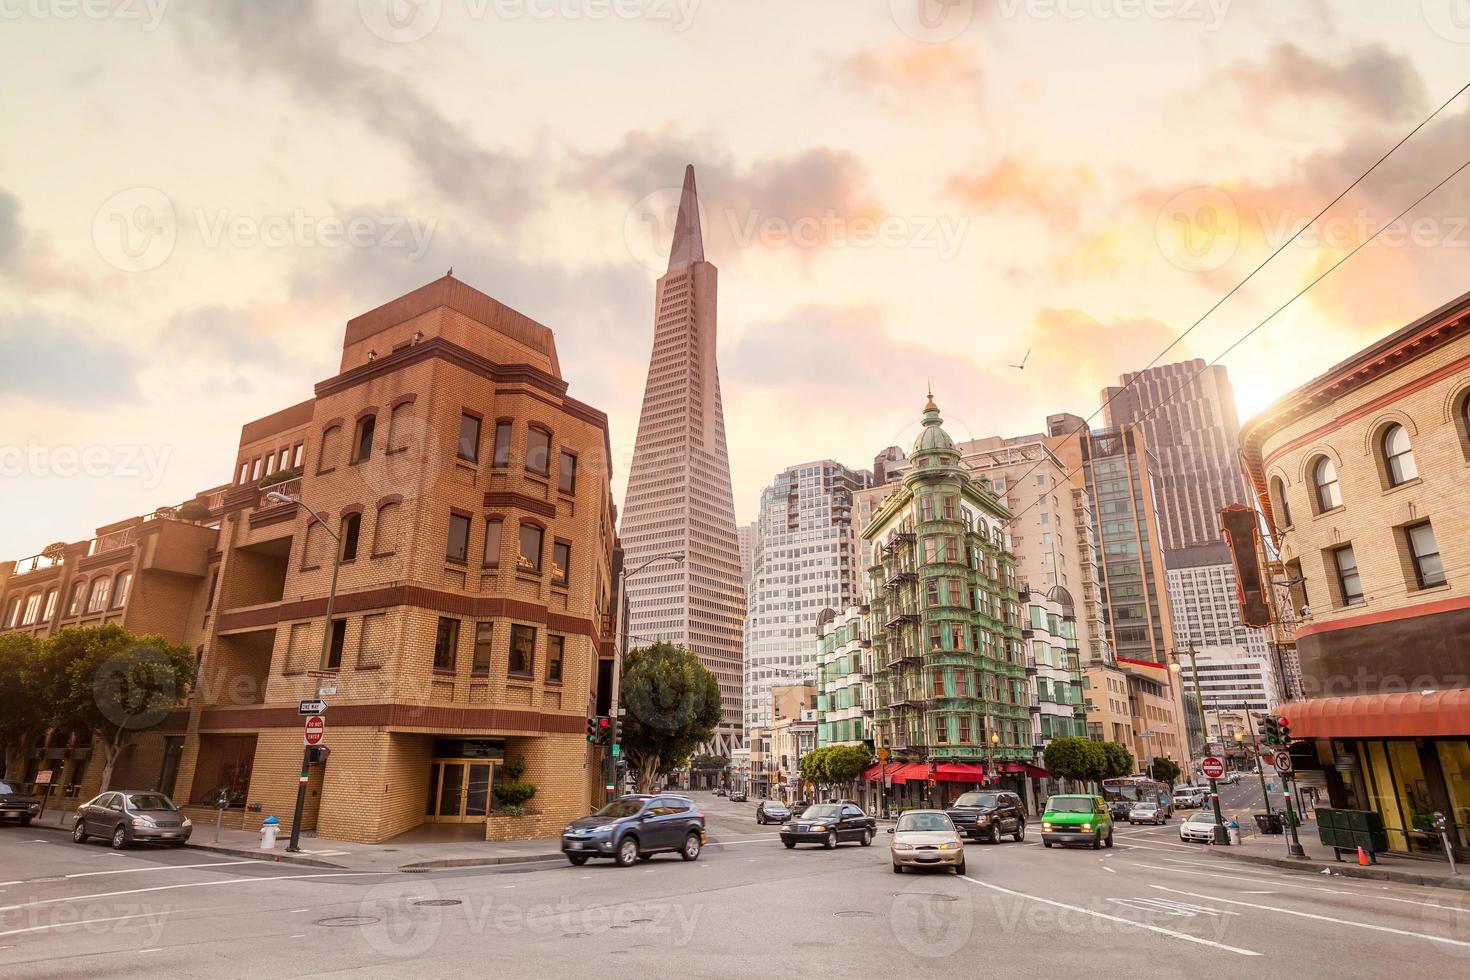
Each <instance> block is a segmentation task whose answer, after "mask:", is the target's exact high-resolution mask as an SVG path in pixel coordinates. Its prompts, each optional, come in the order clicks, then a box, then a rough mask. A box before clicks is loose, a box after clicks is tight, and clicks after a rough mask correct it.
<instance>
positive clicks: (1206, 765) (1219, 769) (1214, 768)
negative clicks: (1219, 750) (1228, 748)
mask: <svg viewBox="0 0 1470 980" xmlns="http://www.w3.org/2000/svg"><path fill="white" fill-rule="evenodd" d="M1199 768H1200V772H1202V773H1204V774H1205V778H1206V779H1219V778H1220V777H1221V776H1223V775H1225V763H1223V762H1221V761H1220V760H1219V759H1218V758H1216V757H1215V756H1213V755H1207V756H1205V757H1204V758H1203V759H1201V760H1199Z"/></svg>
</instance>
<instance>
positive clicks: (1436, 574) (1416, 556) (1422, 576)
mask: <svg viewBox="0 0 1470 980" xmlns="http://www.w3.org/2000/svg"><path fill="white" fill-rule="evenodd" d="M1404 538H1405V539H1406V540H1407V541H1408V543H1409V558H1410V559H1411V560H1412V561H1413V563H1414V580H1415V581H1416V582H1418V583H1419V588H1421V589H1429V588H1433V587H1434V586H1436V585H1444V583H1445V575H1444V562H1443V561H1442V560H1441V559H1440V557H1439V544H1438V542H1436V541H1435V540H1434V528H1433V527H1431V526H1430V524H1429V522H1428V521H1424V522H1423V523H1422V524H1413V525H1410V526H1409V527H1406V528H1404Z"/></svg>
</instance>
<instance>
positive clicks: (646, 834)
mask: <svg viewBox="0 0 1470 980" xmlns="http://www.w3.org/2000/svg"><path fill="white" fill-rule="evenodd" d="M704 843H705V833H704V814H703V813H701V812H700V811H699V808H698V807H696V806H695V805H694V801H693V800H691V799H689V797H687V796H675V795H673V794H672V793H661V794H660V795H658V796H637V795H635V796H623V797H619V798H618V799H616V800H614V801H613V802H611V803H609V804H608V805H607V806H605V807H603V808H602V809H601V810H598V811H597V812H596V813H594V814H592V816H590V817H583V818H582V819H580V820H574V821H572V822H571V823H569V824H567V827H566V829H565V830H564V831H562V835H561V852H562V853H563V854H565V855H566V856H567V860H568V861H570V862H572V863H573V864H576V865H582V864H586V863H587V859H588V858H595V857H605V858H612V859H613V860H614V861H615V862H617V864H618V865H619V866H620V867H624V868H626V867H628V866H629V865H631V864H633V863H634V862H635V861H640V860H641V861H647V860H648V859H649V858H651V857H653V855H655V854H657V853H659V852H660V851H676V852H678V855H679V856H680V857H681V858H683V859H684V860H686V861H693V860H695V859H697V858H698V857H699V852H700V850H701V849H702V848H703V847H704Z"/></svg>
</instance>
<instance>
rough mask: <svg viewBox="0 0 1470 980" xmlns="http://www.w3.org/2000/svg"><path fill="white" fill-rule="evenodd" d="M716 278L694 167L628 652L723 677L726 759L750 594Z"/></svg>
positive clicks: (653, 422)
mask: <svg viewBox="0 0 1470 980" xmlns="http://www.w3.org/2000/svg"><path fill="white" fill-rule="evenodd" d="M717 282H718V272H717V270H716V269H715V267H714V266H713V265H711V264H710V263H709V262H706V261H705V259H704V240H703V237H702V235H701V233H700V224H699V199H698V196H697V195H696V193H695V190H694V168H693V167H692V166H690V167H686V168H685V170H684V188H683V191H682V192H681V194H680V197H679V216H678V219H677V220H676V221H675V224H674V244H673V247H672V248H671V249H670V252H669V270H668V272H666V273H665V274H664V275H663V277H662V278H661V279H659V281H658V285H657V288H656V290H655V293H654V317H653V353H652V355H651V356H650V357H649V361H648V380H647V381H646V382H645V384H644V388H643V411H642V414H641V416H640V417H639V420H638V439H637V442H636V443H635V445H634V448H633V464H632V468H631V469H630V470H629V474H628V493H627V497H626V498H625V499H624V501H623V511H622V521H621V528H620V536H621V538H622V545H623V553H624V554H623V564H624V567H625V568H627V569H628V570H629V573H630V575H631V573H632V572H633V570H635V569H637V568H638V567H639V566H640V565H642V564H643V563H644V562H646V561H648V560H649V559H651V558H653V557H655V556H657V555H662V554H669V553H673V552H678V553H682V554H683V555H684V556H685V560H684V562H683V563H682V564H674V563H670V562H658V563H655V564H653V565H650V566H649V567H648V568H647V569H646V570H644V571H643V572H642V573H640V574H638V575H635V576H633V577H631V578H630V579H629V580H628V610H629V613H628V632H629V634H630V636H629V645H630V646H641V645H645V644H647V643H650V642H652V641H654V640H668V641H670V642H672V643H674V644H676V645H679V646H683V647H686V648H687V649H689V650H691V651H693V652H694V653H695V654H696V655H698V657H699V659H700V661H701V662H702V663H703V664H704V665H705V666H706V667H707V668H709V670H710V671H711V672H712V673H713V674H714V675H715V677H716V679H717V680H718V681H719V684H720V696H721V698H722V699H723V701H724V720H723V722H722V723H721V725H720V727H719V729H718V730H717V732H716V734H715V740H714V744H713V745H712V746H711V751H713V752H714V753H715V754H718V755H725V756H728V755H729V754H730V751H731V750H732V749H735V748H738V747H739V746H741V745H742V744H743V742H742V733H741V730H740V723H741V710H742V695H741V683H742V680H741V677H742V670H741V651H742V649H743V642H742V635H741V634H742V631H743V628H744V622H745V585H744V583H743V582H742V581H741V577H740V545H739V542H738V539H737V536H736V532H735V505H734V502H733V500H732V495H731V491H730V457H729V453H728V452H727V450H726V446H725V412H724V407H723V405H722V404H721V402H720V372H719V368H718V367H717V366H716V363H715V343H716V336H715V312H716V293H717V288H716V287H717Z"/></svg>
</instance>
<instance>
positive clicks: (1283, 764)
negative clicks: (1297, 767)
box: [1276, 752, 1291, 776]
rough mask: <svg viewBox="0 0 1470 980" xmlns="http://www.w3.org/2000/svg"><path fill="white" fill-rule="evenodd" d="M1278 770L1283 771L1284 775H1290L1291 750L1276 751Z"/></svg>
mask: <svg viewBox="0 0 1470 980" xmlns="http://www.w3.org/2000/svg"><path fill="white" fill-rule="evenodd" d="M1276 771H1277V772H1279V773H1281V774H1282V775H1283V776H1284V775H1288V774H1289V773H1290V772H1291V753H1290V752H1277V753H1276Z"/></svg>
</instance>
